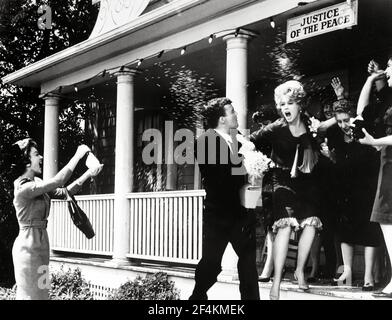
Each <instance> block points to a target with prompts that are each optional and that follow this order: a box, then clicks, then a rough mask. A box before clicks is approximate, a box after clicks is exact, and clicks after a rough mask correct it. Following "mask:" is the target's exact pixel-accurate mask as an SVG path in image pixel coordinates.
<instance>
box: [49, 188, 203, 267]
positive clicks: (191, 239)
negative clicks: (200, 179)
mask: <svg viewBox="0 0 392 320" xmlns="http://www.w3.org/2000/svg"><path fill="white" fill-rule="evenodd" d="M204 196H205V191H204V190H189V191H188V190H185V191H167V192H166V191H165V192H148V193H130V194H128V195H127V198H128V199H129V201H130V206H129V208H130V212H129V214H130V225H129V229H130V230H129V232H130V252H129V254H128V255H127V257H129V258H137V259H143V260H149V261H152V262H153V261H155V262H177V263H186V264H197V262H198V261H199V260H200V258H201V254H202V221H203V220H202V213H203V198H204ZM76 200H77V202H78V204H79V206H80V207H81V208H82V210H83V211H84V212H85V213H86V214H87V216H88V218H89V219H90V221H91V224H92V226H93V228H94V230H95V237H94V238H92V239H90V240H88V239H87V238H86V237H85V236H84V235H83V234H82V233H81V231H79V229H77V228H76V227H75V226H74V224H73V222H72V220H71V217H70V214H69V212H68V207H67V202H66V201H63V200H52V208H51V216H52V217H51V219H52V225H53V232H52V233H51V239H50V243H51V249H52V250H54V251H63V252H72V253H85V254H95V255H109V256H110V255H112V254H113V235H114V232H116V231H115V230H114V224H113V221H114V219H113V218H114V214H115V213H114V194H110V195H88V196H77V197H76Z"/></svg>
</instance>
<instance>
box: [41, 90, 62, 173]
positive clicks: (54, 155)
mask: <svg viewBox="0 0 392 320" xmlns="http://www.w3.org/2000/svg"><path fill="white" fill-rule="evenodd" d="M44 99H45V120H44V168H43V171H44V172H43V178H44V180H45V179H48V178H52V177H54V176H55V175H56V173H57V171H58V149H59V106H60V96H59V95H56V94H52V93H50V94H48V95H46V96H45V97H44Z"/></svg>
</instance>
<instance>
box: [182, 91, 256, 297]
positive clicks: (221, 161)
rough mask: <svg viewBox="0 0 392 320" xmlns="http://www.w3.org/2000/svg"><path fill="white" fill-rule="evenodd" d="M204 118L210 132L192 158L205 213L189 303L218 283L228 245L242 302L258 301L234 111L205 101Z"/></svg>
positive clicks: (224, 102)
mask: <svg viewBox="0 0 392 320" xmlns="http://www.w3.org/2000/svg"><path fill="white" fill-rule="evenodd" d="M204 117H205V120H206V123H207V128H208V130H207V131H206V132H205V133H203V134H202V135H201V136H200V137H199V138H198V139H197V141H196V144H195V155H196V158H197V162H198V165H199V167H200V173H201V177H202V182H203V186H204V188H205V190H206V198H205V201H204V212H203V213H204V214H203V255H202V258H201V260H200V261H199V264H198V265H197V268H196V272H195V287H194V290H193V293H192V295H191V296H190V298H189V299H190V300H206V299H207V291H208V290H209V289H210V288H211V287H212V286H213V285H214V283H215V282H216V281H217V276H218V275H219V273H220V272H221V270H222V267H221V261H222V256H223V254H224V252H225V249H226V246H227V244H228V243H229V242H230V243H231V244H232V246H233V249H234V251H235V252H236V254H237V255H238V265H237V267H238V275H239V281H240V293H241V299H242V300H258V299H260V295H259V286H258V275H257V269H256V238H255V222H256V219H255V216H254V213H253V212H252V213H250V212H247V210H246V209H245V208H244V207H242V206H241V202H240V189H241V187H242V186H243V185H244V184H245V183H246V172H245V170H244V168H243V165H242V158H241V157H240V156H239V154H238V150H239V148H240V147H241V144H240V143H239V142H238V141H237V139H236V133H238V131H237V128H238V121H237V113H236V112H235V111H234V108H233V106H232V104H231V101H230V100H229V99H227V98H216V99H213V100H211V101H209V102H208V105H207V106H206V107H205V112H204Z"/></svg>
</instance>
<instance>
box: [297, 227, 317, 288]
mask: <svg viewBox="0 0 392 320" xmlns="http://www.w3.org/2000/svg"><path fill="white" fill-rule="evenodd" d="M315 234H316V228H315V227H313V226H305V228H304V229H303V231H302V234H301V237H300V239H299V242H298V257H297V268H296V270H295V274H296V276H297V279H298V285H299V286H300V287H303V288H306V287H307V284H306V281H305V274H304V269H305V264H306V261H307V259H308V256H309V252H310V248H311V246H312V243H313V239H314V236H315Z"/></svg>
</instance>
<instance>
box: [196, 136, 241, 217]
mask: <svg viewBox="0 0 392 320" xmlns="http://www.w3.org/2000/svg"><path fill="white" fill-rule="evenodd" d="M235 141H236V140H235ZM235 141H233V142H234V143H233V148H232V149H233V152H231V151H230V148H229V146H228V144H227V142H226V141H225V139H224V138H223V137H222V136H221V135H219V134H218V133H217V132H216V131H215V130H213V129H209V130H207V131H206V132H205V133H203V134H202V135H201V136H200V137H199V138H198V139H197V140H196V143H195V156H196V159H197V162H198V165H199V168H200V173H201V178H202V183H203V186H204V189H205V190H206V199H205V201H204V209H205V212H204V213H205V214H206V215H213V216H216V217H218V216H219V217H221V216H222V217H223V216H224V217H236V216H240V215H241V214H242V212H243V211H244V208H243V207H242V206H241V203H240V189H241V187H242V186H243V185H244V184H245V183H246V182H247V179H246V178H247V176H246V171H245V168H244V166H243V164H242V160H243V158H242V156H241V155H239V154H238V150H239V149H240V147H241V143H240V142H238V146H237V145H236V142H235Z"/></svg>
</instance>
